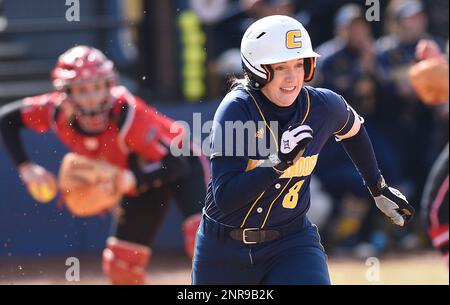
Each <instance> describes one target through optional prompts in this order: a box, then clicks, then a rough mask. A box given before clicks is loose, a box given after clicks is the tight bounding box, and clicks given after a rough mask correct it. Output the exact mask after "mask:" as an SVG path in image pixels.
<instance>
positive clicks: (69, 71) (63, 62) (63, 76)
mask: <svg viewBox="0 0 450 305" xmlns="http://www.w3.org/2000/svg"><path fill="white" fill-rule="evenodd" d="M97 80H105V81H112V82H115V80H116V71H115V69H114V63H113V62H112V61H111V60H109V59H108V58H107V57H106V56H105V55H104V54H103V53H102V52H101V51H100V50H97V49H95V48H93V47H88V46H77V47H73V48H71V49H69V50H67V51H66V52H65V53H63V54H62V55H61V56H60V57H59V59H58V62H57V63H56V66H55V68H54V69H53V71H52V81H53V86H54V87H55V88H56V89H57V90H63V89H66V88H68V87H69V86H70V85H72V84H75V83H85V82H92V81H97Z"/></svg>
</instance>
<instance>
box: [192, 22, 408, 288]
mask: <svg viewBox="0 0 450 305" xmlns="http://www.w3.org/2000/svg"><path fill="white" fill-rule="evenodd" d="M241 56H242V62H243V68H244V72H245V74H246V77H245V79H244V80H241V81H239V80H238V81H236V83H237V85H236V86H234V87H233V89H232V90H231V92H229V94H228V95H227V96H226V97H225V98H224V99H223V101H222V103H221V104H220V106H219V108H218V109H217V112H216V114H215V118H214V124H213V128H212V131H211V144H212V146H211V147H212V153H211V171H212V172H211V176H212V177H211V181H210V183H209V186H208V191H207V196H206V206H205V208H204V210H203V218H202V222H201V224H200V229H199V231H198V233H197V240H196V248H195V254H194V259H193V273H192V281H193V284H330V278H329V274H328V269H327V260H326V255H325V252H324V249H323V247H322V245H321V243H320V237H319V234H318V231H317V227H316V226H315V225H313V224H311V222H310V221H309V220H308V219H307V217H306V216H305V215H306V212H307V211H308V208H309V206H310V192H309V184H310V180H311V174H312V172H313V170H314V167H315V165H316V162H317V159H318V157H319V153H320V150H321V149H322V147H323V146H324V144H325V143H326V142H327V140H328V139H329V137H331V136H334V137H335V138H336V140H337V141H340V142H341V143H342V145H343V146H344V149H345V150H346V151H347V153H348V155H349V156H350V157H351V159H352V160H353V162H354V164H355V165H356V167H357V169H358V170H359V172H360V174H361V176H362V177H363V179H364V182H365V184H366V186H367V187H368V188H369V190H370V192H371V194H372V195H373V197H374V199H375V203H376V205H377V207H378V208H379V209H380V210H381V211H382V212H383V213H384V214H386V215H387V216H388V217H389V218H390V219H391V220H392V221H393V222H394V223H395V224H396V225H399V226H404V225H405V224H406V223H407V222H408V221H410V220H411V218H412V216H413V214H414V209H413V208H412V207H411V206H410V205H409V204H408V202H407V200H406V198H405V196H403V195H402V194H401V193H400V192H399V191H398V190H395V189H393V188H390V187H388V186H387V185H386V183H385V180H384V179H383V176H382V175H381V172H380V170H379V168H378V165H377V161H376V158H375V155H374V152H373V149H372V144H371V141H370V139H369V137H368V135H367V133H366V130H365V128H364V126H363V124H362V123H363V120H362V118H361V117H359V116H358V114H357V113H356V112H355V111H354V110H353V109H352V108H351V107H350V106H349V105H348V104H347V103H346V101H345V99H344V98H343V97H341V96H340V95H338V94H336V93H334V92H332V91H330V90H327V89H321V88H313V87H309V86H304V82H308V81H310V80H311V79H312V78H313V75H314V68H315V61H316V59H317V57H319V54H317V53H315V52H314V51H313V49H312V45H311V41H310V38H309V35H308V32H307V31H306V30H305V28H304V27H303V26H302V24H301V23H300V22H298V21H297V20H295V19H292V18H290V17H287V16H269V17H265V18H262V19H260V20H258V21H256V22H255V23H253V24H252V25H251V26H250V27H249V28H248V29H247V31H246V32H245V34H244V37H243V39H242V43H241ZM237 122H245V124H247V125H244V126H247V127H248V123H249V122H253V123H254V124H256V125H258V122H260V123H262V124H259V125H258V129H257V132H256V133H253V134H252V133H250V132H245V131H244V132H243V133H242V134H244V136H243V137H242V138H243V141H239V140H240V139H238V138H236V139H234V138H232V139H233V141H232V142H230V136H231V137H234V135H235V134H237V133H238V132H236V131H239V130H235V131H234V132H232V133H231V135H230V134H229V133H227V131H228V130H227V125H229V124H230V123H231V124H233V123H237ZM274 123H277V124H274ZM238 125H239V124H236V126H238ZM274 125H276V126H277V127H276V128H274V127H273V126H274ZM259 126H262V127H261V128H260V127H259ZM260 142H263V143H266V144H268V143H269V144H270V143H271V142H272V143H274V145H268V146H269V147H274V149H273V150H272V151H271V152H269V153H265V152H263V149H261V148H260V147H267V146H263V145H260V144H261V143H260ZM230 143H232V144H233V145H230ZM231 146H232V147H231ZM268 151H270V149H268ZM336 183H339V177H336ZM343 187H345V186H343Z"/></svg>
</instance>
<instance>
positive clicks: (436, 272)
mask: <svg viewBox="0 0 450 305" xmlns="http://www.w3.org/2000/svg"><path fill="white" fill-rule="evenodd" d="M65 263H66V258H54V259H48V258H38V259H35V260H30V259H26V260H10V259H7V260H6V259H4V258H2V259H0V284H3V285H4V284H6V285H8V284H15V285H23V284H42V285H47V284H63V285H64V284H81V285H91V284H93V285H99V284H107V283H108V282H107V281H106V279H105V278H104V277H103V275H102V274H101V268H100V261H99V258H98V257H81V258H80V281H79V282H68V281H67V280H66V278H65V273H66V270H67V268H69V267H68V266H66V264H65ZM329 267H330V275H331V279H332V283H333V284H338V285H346V284H362V285H372V284H381V285H384V284H389V285H390V284H432V285H436V284H441V285H448V284H449V273H448V268H447V266H446V265H445V264H444V263H443V262H442V260H441V258H440V256H439V255H438V254H437V253H434V252H425V253H418V254H409V255H401V256H399V255H396V256H392V255H391V256H386V257H384V258H379V259H378V260H377V259H370V260H368V261H366V260H355V259H348V258H343V257H341V258H336V257H334V258H333V257H331V258H330V261H329ZM149 274H150V280H151V284H153V285H167V284H175V285H176V284H190V261H189V260H188V259H187V258H185V257H184V256H181V255H179V254H174V253H155V255H154V257H153V259H152V261H151V264H150V267H149Z"/></svg>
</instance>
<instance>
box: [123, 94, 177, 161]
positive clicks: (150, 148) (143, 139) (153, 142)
mask: <svg viewBox="0 0 450 305" xmlns="http://www.w3.org/2000/svg"><path fill="white" fill-rule="evenodd" d="M129 111H130V113H129V114H128V115H127V116H128V117H127V119H126V121H125V123H124V126H123V128H122V131H121V132H122V133H123V134H124V140H125V144H126V145H127V147H128V148H129V149H131V151H133V152H134V153H136V154H137V155H139V156H140V157H142V158H143V159H145V160H147V161H149V162H157V161H161V160H162V159H163V158H164V157H165V156H166V155H167V154H168V153H169V149H170V145H171V140H172V139H174V138H175V137H177V136H180V134H182V133H183V132H184V130H183V128H182V127H181V126H178V125H177V124H176V123H175V122H173V121H172V120H171V119H169V118H167V117H166V116H164V115H162V114H160V113H158V112H157V111H156V109H154V108H152V107H150V106H148V105H146V104H145V103H144V102H142V101H140V100H138V99H136V101H135V105H133V106H132V107H129Z"/></svg>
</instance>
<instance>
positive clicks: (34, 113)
mask: <svg viewBox="0 0 450 305" xmlns="http://www.w3.org/2000/svg"><path fill="white" fill-rule="evenodd" d="M55 108H56V106H55V102H54V101H53V97H52V95H50V94H45V95H41V96H35V97H29V98H25V99H24V100H23V105H22V109H21V117H22V121H23V123H24V125H25V126H26V127H27V128H30V129H32V130H34V131H36V132H39V133H43V132H47V131H48V130H49V129H50V128H51V126H52V120H53V115H54V111H55Z"/></svg>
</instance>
